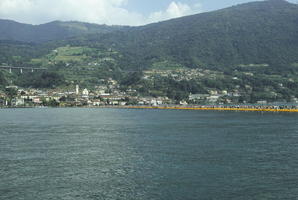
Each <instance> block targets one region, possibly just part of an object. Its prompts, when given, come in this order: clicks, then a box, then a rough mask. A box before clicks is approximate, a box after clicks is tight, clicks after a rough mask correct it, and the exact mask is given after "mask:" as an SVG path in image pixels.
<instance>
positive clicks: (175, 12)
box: [148, 1, 201, 22]
mask: <svg viewBox="0 0 298 200" xmlns="http://www.w3.org/2000/svg"><path fill="white" fill-rule="evenodd" d="M200 9H201V5H200V4H195V5H194V6H192V7H190V6H189V5H188V4H183V3H180V2H178V3H176V2H174V1H173V2H172V3H170V5H169V7H168V8H167V9H166V10H165V11H158V12H154V13H152V14H150V16H149V18H148V20H149V22H156V21H162V20H167V19H171V18H177V17H182V16H185V15H191V14H195V13H198V12H199V11H200Z"/></svg>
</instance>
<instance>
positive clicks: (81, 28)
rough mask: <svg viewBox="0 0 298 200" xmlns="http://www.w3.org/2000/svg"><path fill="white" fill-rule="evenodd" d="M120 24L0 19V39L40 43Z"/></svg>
mask: <svg viewBox="0 0 298 200" xmlns="http://www.w3.org/2000/svg"><path fill="white" fill-rule="evenodd" d="M122 28H123V29H124V28H125V27H122V26H107V25H97V24H90V23H82V22H76V21H71V22H61V21H54V22H50V23H47V24H41V25H30V24H22V23H18V22H15V21H11V20H0V40H12V41H20V42H32V43H41V42H48V41H55V40H63V39H67V38H70V37H74V36H80V35H83V34H94V33H110V32H112V31H115V30H121V29H122Z"/></svg>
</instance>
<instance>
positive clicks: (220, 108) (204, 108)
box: [0, 105, 298, 113]
mask: <svg viewBox="0 0 298 200" xmlns="http://www.w3.org/2000/svg"><path fill="white" fill-rule="evenodd" d="M290 107H292V108H290ZM20 108H23V109H26V108H98V109H100V108H111V109H156V110H198V111H241V112H283V113H285V112H287V113H298V107H297V106H295V107H294V106H265V105H264V106H247V105H240V106H221V105H213V106H174V105H173V106H169V105H165V106H73V107H72V106H57V107H47V106H28V107H26V106H23V107H0V109H20Z"/></svg>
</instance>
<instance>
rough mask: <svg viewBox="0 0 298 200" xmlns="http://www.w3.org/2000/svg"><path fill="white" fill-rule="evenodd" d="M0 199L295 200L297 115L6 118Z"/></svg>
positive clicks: (63, 112)
mask: <svg viewBox="0 0 298 200" xmlns="http://www.w3.org/2000/svg"><path fill="white" fill-rule="evenodd" d="M0 127H1V130H0V180H1V181H0V199H5V200H6V199H8V200H16V199H25V200H27V199H28V200H32V199H36V200H47V199H82V200H85V199H128V200H133V199H138V200H139V199H140V200H143V199H144V200H145V199H146V200H147V199H165V200H173V199H185V200H187V199H227V200H230V199H237V200H238V199H243V200H244V199H245V200H246V199H295V198H296V197H297V196H298V189H297V184H298V155H297V152H298V123H297V114H291V113H290V114H278V113H264V114H262V113H241V112H209V111H179V110H121V109H119V110H118V109H6V110H0Z"/></svg>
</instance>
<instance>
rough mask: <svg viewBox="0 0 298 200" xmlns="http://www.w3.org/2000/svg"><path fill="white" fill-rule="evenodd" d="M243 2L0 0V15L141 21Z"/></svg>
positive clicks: (125, 22)
mask: <svg viewBox="0 0 298 200" xmlns="http://www.w3.org/2000/svg"><path fill="white" fill-rule="evenodd" d="M289 1H290V2H294V3H297V1H298V0H289ZM245 2H251V0H0V18H1V19H12V20H15V21H18V22H24V23H31V24H41V23H46V22H50V21H54V20H63V21H69V20H77V21H84V22H91V23H98V24H109V25H142V24H147V23H152V22H157V21H162V20H167V19H171V18H176V17H181V16H185V15H190V14H196V13H201V12H207V11H211V10H216V9H220V8H225V7H228V6H232V5H236V4H240V3H245Z"/></svg>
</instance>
